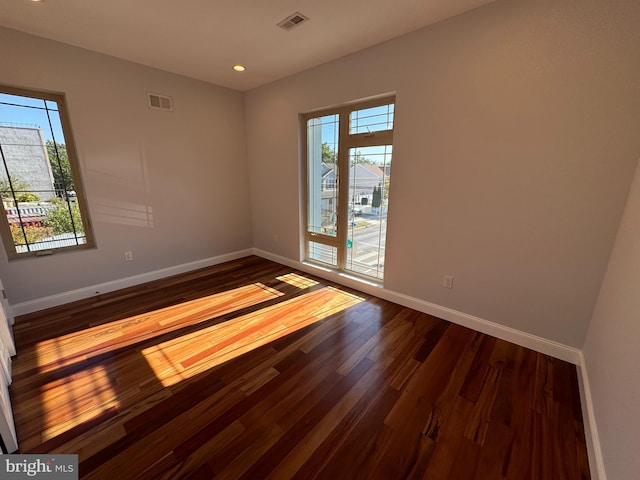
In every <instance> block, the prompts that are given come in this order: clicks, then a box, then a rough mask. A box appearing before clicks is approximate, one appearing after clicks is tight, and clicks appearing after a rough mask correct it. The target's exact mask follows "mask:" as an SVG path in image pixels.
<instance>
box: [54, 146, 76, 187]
mask: <svg viewBox="0 0 640 480" xmlns="http://www.w3.org/2000/svg"><path fill="white" fill-rule="evenodd" d="M47 154H48V155H49V163H51V171H52V172H53V182H54V185H55V188H56V190H58V191H63V192H64V191H68V190H75V186H74V184H73V176H72V175H71V164H70V163H69V155H68V154H67V146H66V145H65V144H63V143H57V142H56V143H54V142H53V140H47Z"/></svg>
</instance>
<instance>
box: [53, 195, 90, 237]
mask: <svg viewBox="0 0 640 480" xmlns="http://www.w3.org/2000/svg"><path fill="white" fill-rule="evenodd" d="M51 204H52V205H53V208H52V209H51V210H50V211H49V213H48V214H47V220H46V221H45V225H46V226H47V227H51V228H52V229H53V233H54V234H56V235H59V234H61V233H69V232H73V231H74V229H75V231H76V232H83V231H84V227H83V225H82V217H81V216H80V208H79V207H78V204H77V203H69V204H67V202H65V201H64V200H61V199H59V198H56V199H54V200H52V201H51ZM69 211H71V213H69Z"/></svg>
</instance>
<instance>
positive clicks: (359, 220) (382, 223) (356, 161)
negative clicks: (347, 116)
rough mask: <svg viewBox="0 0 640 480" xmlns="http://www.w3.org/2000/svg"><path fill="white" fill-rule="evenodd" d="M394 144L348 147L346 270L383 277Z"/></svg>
mask: <svg viewBox="0 0 640 480" xmlns="http://www.w3.org/2000/svg"><path fill="white" fill-rule="evenodd" d="M392 150H393V147H392V146H391V145H383V146H376V147H361V148H351V149H349V165H350V167H349V224H348V230H347V264H346V267H345V268H346V269H347V270H351V271H353V272H356V273H360V274H363V275H367V276H370V277H374V278H379V279H382V278H383V274H384V254H385V244H386V237H387V206H388V199H389V183H390V181H391V156H392Z"/></svg>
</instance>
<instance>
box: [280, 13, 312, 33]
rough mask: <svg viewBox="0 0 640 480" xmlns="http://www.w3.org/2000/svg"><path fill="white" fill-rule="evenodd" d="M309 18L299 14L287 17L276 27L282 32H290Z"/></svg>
mask: <svg viewBox="0 0 640 480" xmlns="http://www.w3.org/2000/svg"><path fill="white" fill-rule="evenodd" d="M307 20H309V18H307V17H305V16H304V15H302V14H301V13H300V12H296V13H294V14H291V15H289V16H288V17H287V18H285V19H284V20H282V21H281V22H280V23H278V26H279V27H280V28H282V29H283V30H287V31H289V30H291V29H292V28H293V27H297V26H298V25H300V24H301V23H304V22H306V21H307Z"/></svg>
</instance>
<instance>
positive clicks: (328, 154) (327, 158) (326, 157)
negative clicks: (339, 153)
mask: <svg viewBox="0 0 640 480" xmlns="http://www.w3.org/2000/svg"><path fill="white" fill-rule="evenodd" d="M322 161H323V162H324V163H333V164H335V163H336V152H334V151H333V149H332V148H331V147H330V146H329V144H328V143H326V142H325V143H323V144H322Z"/></svg>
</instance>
